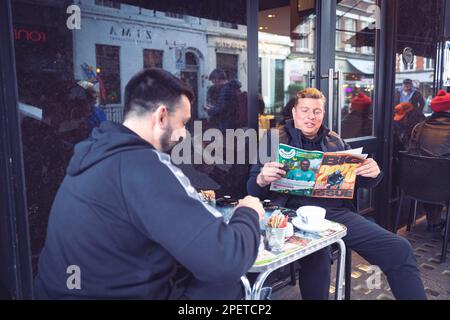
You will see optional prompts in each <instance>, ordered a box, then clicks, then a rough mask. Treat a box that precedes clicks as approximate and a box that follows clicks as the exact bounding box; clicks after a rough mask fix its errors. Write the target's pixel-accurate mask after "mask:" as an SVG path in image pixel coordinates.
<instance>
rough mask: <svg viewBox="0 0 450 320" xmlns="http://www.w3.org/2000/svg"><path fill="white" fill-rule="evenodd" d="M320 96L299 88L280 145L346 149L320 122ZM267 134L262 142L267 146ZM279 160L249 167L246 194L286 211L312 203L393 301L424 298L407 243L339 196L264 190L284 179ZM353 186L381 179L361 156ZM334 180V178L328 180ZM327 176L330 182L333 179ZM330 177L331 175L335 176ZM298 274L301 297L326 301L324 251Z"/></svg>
mask: <svg viewBox="0 0 450 320" xmlns="http://www.w3.org/2000/svg"><path fill="white" fill-rule="evenodd" d="M325 102H326V99H325V97H324V95H323V94H322V93H321V92H320V91H318V90H317V89H312V88H309V89H305V90H304V91H301V92H299V93H298V94H297V101H296V104H295V107H294V108H293V109H292V116H293V119H292V120H289V121H287V122H286V124H285V126H284V127H282V128H281V129H280V130H279V137H280V143H283V144H286V145H289V146H292V147H296V148H300V149H303V150H307V151H320V152H338V151H345V150H348V149H350V147H349V146H348V145H347V144H346V143H345V142H344V141H343V140H342V139H341V138H340V137H339V136H338V135H337V134H336V133H334V132H331V131H330V130H329V129H327V128H326V127H325V126H324V125H323V123H322V122H323V117H324V114H325ZM270 134H273V132H269V133H268V135H266V137H265V140H266V142H264V141H263V143H267V144H268V146H269V148H268V150H270V149H271V148H270V141H271V139H270V136H269V135H270ZM283 168H284V164H280V163H278V162H275V161H274V162H269V163H265V164H259V165H253V166H252V167H251V169H250V176H249V180H248V183H247V190H248V193H249V194H250V195H253V196H257V197H259V198H261V199H267V198H269V199H271V200H272V201H273V202H274V203H275V204H277V205H280V206H285V207H288V208H291V209H297V208H299V207H301V206H304V205H316V206H320V207H323V208H325V209H326V210H327V215H326V219H328V220H331V221H335V222H338V223H341V224H343V225H345V226H346V227H347V236H345V238H344V241H345V243H346V245H347V247H349V248H350V249H352V250H355V251H356V252H357V253H358V254H360V255H361V256H362V257H363V258H364V259H366V260H367V261H368V262H369V263H370V264H373V265H377V266H379V267H380V268H381V270H382V271H383V272H384V273H385V274H386V276H387V279H388V282H389V285H390V287H391V290H392V293H393V294H394V296H395V297H396V298H397V299H426V295H425V291H424V287H423V284H422V280H421V278H420V271H419V269H418V267H417V262H416V259H415V257H414V254H413V251H412V248H411V245H410V244H409V242H408V241H407V240H406V239H404V238H401V237H399V236H397V235H395V234H393V233H391V232H389V231H387V230H385V229H383V228H381V227H380V226H378V225H377V224H375V223H373V222H371V221H369V220H367V219H365V218H364V217H362V216H360V215H358V214H356V213H355V212H354V208H353V206H352V203H351V202H349V201H350V200H348V199H341V198H317V197H309V196H304V195H291V194H286V193H279V192H274V191H270V189H269V188H270V185H271V184H272V183H273V182H275V181H278V180H280V179H282V178H284V177H285V175H286V171H285V170H283ZM355 174H356V176H357V177H358V178H357V181H356V183H357V186H359V187H366V188H373V187H375V186H376V185H377V184H378V183H379V182H380V181H381V179H382V173H381V171H380V169H379V167H378V164H377V163H376V162H375V160H373V159H365V160H364V161H363V162H361V164H359V166H358V168H356V170H355ZM333 179H335V178H333ZM333 179H331V180H333ZM335 180H336V179H335ZM300 264H301V269H300V274H299V280H300V281H299V282H300V290H301V294H302V298H303V299H328V296H329V286H330V269H331V257H330V252H329V249H328V248H327V249H323V250H320V251H318V252H316V253H314V254H312V255H310V256H308V257H306V258H304V259H302V260H300Z"/></svg>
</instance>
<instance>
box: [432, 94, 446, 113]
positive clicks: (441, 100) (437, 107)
mask: <svg viewBox="0 0 450 320" xmlns="http://www.w3.org/2000/svg"><path fill="white" fill-rule="evenodd" d="M431 110H433V112H444V111H449V110H450V93H447V92H445V90H439V92H438V94H437V96H436V97H435V98H434V99H433V100H431Z"/></svg>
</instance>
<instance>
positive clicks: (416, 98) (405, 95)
mask: <svg viewBox="0 0 450 320" xmlns="http://www.w3.org/2000/svg"><path fill="white" fill-rule="evenodd" d="M402 102H409V103H411V104H412V105H413V107H414V108H416V109H417V110H419V112H420V113H422V112H423V109H424V108H425V100H424V98H423V96H422V94H421V93H420V92H419V91H418V90H417V88H415V87H414V84H413V81H412V80H411V79H405V80H403V86H402V88H401V89H400V90H398V91H397V93H396V95H395V104H396V105H397V104H399V103H402Z"/></svg>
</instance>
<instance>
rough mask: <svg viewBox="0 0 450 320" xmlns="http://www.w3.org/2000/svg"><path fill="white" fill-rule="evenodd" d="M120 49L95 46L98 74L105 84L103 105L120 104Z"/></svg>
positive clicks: (102, 97) (102, 96)
mask: <svg viewBox="0 0 450 320" xmlns="http://www.w3.org/2000/svg"><path fill="white" fill-rule="evenodd" d="M119 55H120V47H118V46H108V45H100V44H96V45H95V56H96V61H97V73H98V74H99V76H100V77H101V79H102V81H103V84H104V88H105V89H104V94H103V95H101V99H102V103H103V104H120V102H121V94H120V57H119Z"/></svg>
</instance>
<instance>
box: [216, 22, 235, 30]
mask: <svg viewBox="0 0 450 320" xmlns="http://www.w3.org/2000/svg"><path fill="white" fill-rule="evenodd" d="M220 26H221V27H222V28H229V29H237V28H238V25H237V24H236V23H231V22H224V21H220Z"/></svg>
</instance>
